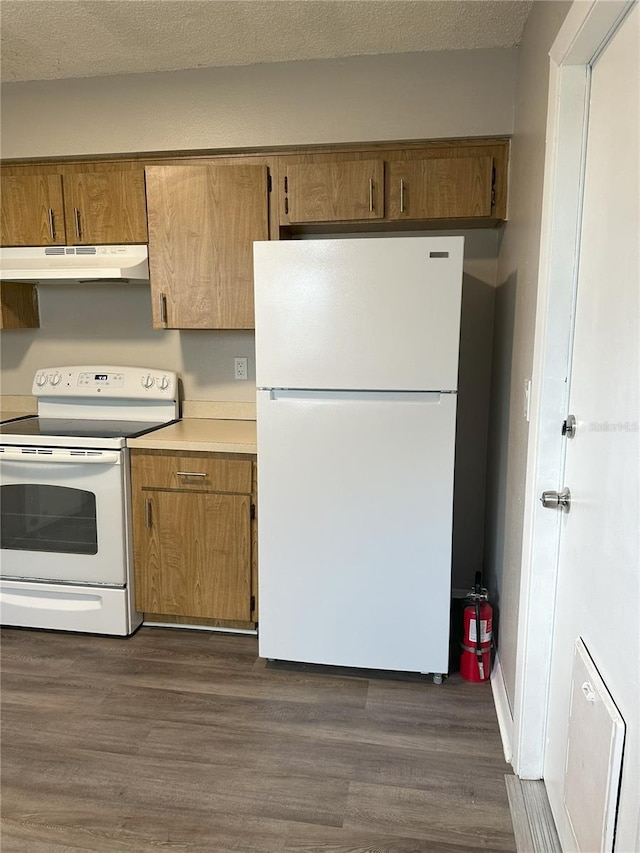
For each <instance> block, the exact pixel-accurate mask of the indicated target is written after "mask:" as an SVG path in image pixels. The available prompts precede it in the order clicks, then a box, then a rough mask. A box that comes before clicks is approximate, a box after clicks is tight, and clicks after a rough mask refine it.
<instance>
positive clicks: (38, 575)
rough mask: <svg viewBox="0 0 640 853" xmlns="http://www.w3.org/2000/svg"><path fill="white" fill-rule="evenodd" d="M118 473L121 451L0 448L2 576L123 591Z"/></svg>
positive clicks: (121, 479)
mask: <svg viewBox="0 0 640 853" xmlns="http://www.w3.org/2000/svg"><path fill="white" fill-rule="evenodd" d="M125 474H126V461H125V453H124V452H123V451H118V450H75V449H71V448H35V447H7V446H5V447H4V448H1V449H0V548H1V549H2V555H1V556H2V569H1V571H2V577H5V578H21V579H25V580H37V581H61V582H63V583H86V584H109V585H113V586H124V584H125V582H126V566H127V559H126V553H127V552H126V544H127V524H126V494H127V493H126V487H125Z"/></svg>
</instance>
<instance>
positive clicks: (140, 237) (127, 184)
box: [64, 168, 147, 246]
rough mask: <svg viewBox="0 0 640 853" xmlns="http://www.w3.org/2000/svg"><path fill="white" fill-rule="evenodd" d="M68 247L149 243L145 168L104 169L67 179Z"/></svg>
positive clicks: (65, 200)
mask: <svg viewBox="0 0 640 853" xmlns="http://www.w3.org/2000/svg"><path fill="white" fill-rule="evenodd" d="M64 202H65V215H66V222H67V244H68V245H78V246H86V245H90V246H92V245H94V244H101V243H102V244H108V243H115V244H118V243H146V242H147V211H146V206H145V195H144V172H143V170H142V169H139V170H131V171H124V170H119V169H114V168H111V169H104V170H100V171H95V172H74V173H70V174H66V175H65V176H64Z"/></svg>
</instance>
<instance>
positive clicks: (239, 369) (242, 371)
mask: <svg viewBox="0 0 640 853" xmlns="http://www.w3.org/2000/svg"><path fill="white" fill-rule="evenodd" d="M233 370H234V374H233V375H234V377H235V379H248V378H249V376H248V373H247V359H246V358H234V359H233Z"/></svg>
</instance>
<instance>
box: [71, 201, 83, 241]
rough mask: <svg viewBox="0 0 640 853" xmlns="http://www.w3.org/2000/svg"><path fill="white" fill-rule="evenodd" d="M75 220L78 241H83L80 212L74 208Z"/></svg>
mask: <svg viewBox="0 0 640 853" xmlns="http://www.w3.org/2000/svg"><path fill="white" fill-rule="evenodd" d="M73 219H74V222H75V226H76V237H77V238H78V240H81V239H82V229H81V228H80V211H79V210H78V208H77V207H74V208H73Z"/></svg>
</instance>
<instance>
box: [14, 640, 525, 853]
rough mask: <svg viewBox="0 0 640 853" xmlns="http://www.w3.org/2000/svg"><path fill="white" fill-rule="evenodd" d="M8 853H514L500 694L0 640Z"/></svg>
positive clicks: (176, 647)
mask: <svg viewBox="0 0 640 853" xmlns="http://www.w3.org/2000/svg"><path fill="white" fill-rule="evenodd" d="M1 640H2V646H1V651H2V786H3V792H2V836H1V840H2V851H3V853H16V851H20V853H21V852H22V851H25V853H27V851H28V853H62V851H78V850H91V851H100V853H107V852H108V851H135V852H136V853H144V851H159V850H162V851H165V850H166V851H187V853H193V851H213V853H218V852H219V851H220V852H222V851H232V850H233V851H244V853H285V851H286V853H302V851H305V852H306V853H310V851H318V853H358V852H359V851H370V853H422V851H429V853H431V851H441V853H467V852H468V851H480V850H484V851H498V850H509V851H514V850H515V849H516V848H515V841H514V837H513V832H512V826H511V818H510V815H509V807H508V803H507V793H506V787H505V783H504V775H505V773H507V772H508V771H509V768H508V765H506V764H505V762H504V758H503V754H502V748H501V744H500V738H499V734H498V725H497V722H496V718H495V712H494V709H493V703H492V698H491V692H490V689H489V687H488V685H477V684H467V683H465V682H462V681H461V680H460V679H459V677H458V676H453V677H451V678H450V679H449V680H448V681H446V682H445V684H444V685H443V686H441V687H436V686H434V685H433V684H431V683H430V681H428V680H421V679H419V677H416V678H414V679H413V680H393V679H390V678H388V677H387V678H378V677H370V678H366V677H362V676H361V674H358V676H354V675H349V674H346V673H343V672H339V671H338V672H337V671H329V672H328V671H326V670H322V669H321V668H318V667H315V668H307V669H301V668H298V669H295V668H285V667H283V666H280V665H270V666H268V665H267V664H266V663H265V661H264V660H261V659H260V658H258V657H257V655H256V651H257V643H256V640H255V638H254V637H245V636H238V635H235V636H234V635H222V634H208V633H201V632H192V631H177V630H171V629H164V628H143V629H141V630H140V631H138V633H137V634H136V635H135V636H133V637H130V638H128V639H116V638H105V637H90V636H80V635H69V634H61V633H54V632H40V631H26V630H20V629H4V630H3V631H2V635H1Z"/></svg>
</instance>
